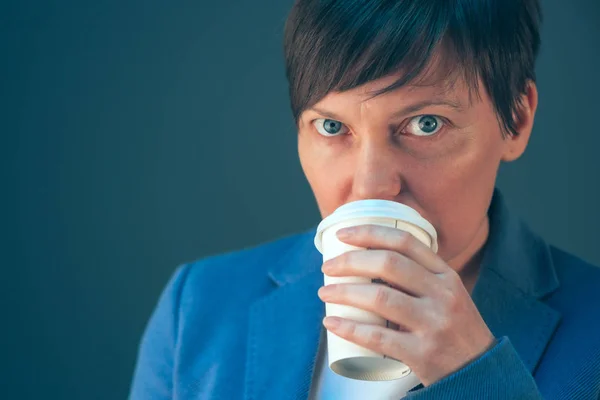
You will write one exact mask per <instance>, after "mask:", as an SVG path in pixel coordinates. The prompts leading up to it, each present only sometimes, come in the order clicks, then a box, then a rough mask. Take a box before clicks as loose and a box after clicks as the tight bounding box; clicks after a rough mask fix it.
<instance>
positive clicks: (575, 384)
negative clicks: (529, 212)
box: [131, 0, 600, 400]
mask: <svg viewBox="0 0 600 400" xmlns="http://www.w3.org/2000/svg"><path fill="white" fill-rule="evenodd" d="M539 22H540V7H539V4H538V1H537V0H504V1H502V2H498V1H492V0H481V1H479V2H471V1H467V0H457V1H455V2H441V1H437V0H429V1H427V0H403V1H386V0H372V1H361V0H329V1H325V0H298V1H297V2H296V3H295V5H294V7H293V9H292V11H291V13H290V15H289V17H288V21H287V24H286V27H285V44H284V45H285V58H286V72H287V77H288V80H289V87H290V97H291V107H292V111H293V115H294V118H295V120H296V124H297V127H298V151H299V156H300V161H301V164H302V168H303V171H304V173H305V175H306V178H307V180H308V182H309V183H310V186H311V188H312V190H313V193H314V195H315V198H316V201H317V203H318V206H319V209H320V212H321V215H322V216H323V217H326V216H327V215H329V214H331V213H332V212H333V211H334V210H335V209H336V208H337V207H339V206H341V205H342V204H345V203H347V202H350V201H354V200H359V199H371V198H374V199H386V200H392V201H397V202H400V203H403V204H407V205H409V206H410V207H412V208H414V209H416V210H417V211H419V212H420V214H421V215H423V217H425V218H426V219H427V220H428V221H430V222H431V223H432V224H433V226H434V227H435V228H436V230H437V232H438V241H439V251H438V253H437V254H434V253H433V252H431V251H430V250H429V249H428V248H426V247H424V246H422V245H420V244H419V242H418V241H417V240H414V239H413V238H412V237H411V236H410V235H406V234H403V233H402V232H400V231H398V230H394V229H388V228H384V227H376V226H361V227H358V229H356V230H354V231H352V232H346V235H344V236H340V238H341V240H343V241H346V242H348V243H350V244H355V245H357V246H359V247H365V248H366V247H369V248H371V250H368V251H354V252H350V253H347V254H346V255H344V256H340V257H337V258H335V259H333V260H332V261H331V262H328V263H326V264H325V265H322V263H321V261H322V258H321V255H320V254H319V253H318V252H317V250H316V249H315V247H314V245H313V237H314V234H315V230H314V229H313V230H311V231H309V232H305V233H302V234H298V235H293V236H290V237H286V238H283V239H279V240H276V241H273V242H270V243H267V244H264V245H261V246H258V247H255V248H252V249H246V250H243V251H238V252H232V253H228V254H225V255H220V256H215V257H211V258H208V259H204V260H201V261H198V262H195V263H191V264H188V265H184V266H182V267H180V268H179V269H178V270H177V272H176V273H175V274H174V276H173V277H172V279H171V281H170V282H169V284H168V285H167V287H166V289H165V291H164V292H163V294H162V296H161V299H160V301H159V303H158V306H157V308H156V310H155V312H154V314H153V316H152V318H151V320H150V322H149V324H148V327H147V329H146V332H145V334H144V337H143V339H142V343H141V347H140V353H139V360H138V363H137V367H136V372H135V376H134V381H133V386H132V391H131V397H132V398H133V399H175V398H177V399H238V398H240V399H241V398H244V399H260V400H263V399H306V398H314V399H354V398H355V399H390V398H391V399H399V398H402V397H403V396H406V397H407V398H411V399H458V398H460V399H542V398H544V399H598V398H600V322H599V321H600V318H598V317H597V310H598V309H600V295H599V294H598V291H597V289H596V288H597V287H600V270H598V269H596V268H594V267H593V266H590V265H588V264H586V263H585V262H583V261H581V260H580V259H578V258H576V257H574V256H572V255H569V254H567V253H565V252H563V251H561V250H559V249H557V248H555V247H552V246H549V245H548V244H546V243H545V242H544V241H543V240H542V239H541V238H539V237H538V236H536V235H535V234H534V233H532V232H531V231H530V230H529V229H528V228H527V227H526V226H525V225H524V224H523V223H521V222H520V221H519V220H518V219H517V218H515V217H514V216H512V215H511V214H510V213H509V212H508V210H507V209H506V206H505V204H504V202H503V199H502V196H501V194H500V193H499V192H498V191H497V190H495V189H494V188H495V180H496V174H497V171H498V168H499V166H500V164H501V163H502V162H510V161H513V160H515V159H517V158H519V157H520V156H521V155H522V154H523V152H524V151H525V149H526V147H527V142H528V140H529V137H530V134H531V131H532V126H533V122H534V117H535V112H536V107H537V103H538V92H537V88H536V83H535V75H534V65H535V59H536V56H537V53H538V48H539V45H540V39H539V32H538V29H539ZM340 235H341V233H340ZM323 272H327V274H329V275H339V276H344V275H350V276H369V277H372V278H380V279H382V280H384V281H386V282H388V283H389V284H390V286H386V285H381V284H376V283H373V284H369V285H357V284H354V285H351V284H345V285H332V286H328V287H327V289H324V288H320V287H321V286H322V285H323V275H322V273H323ZM215 282H227V291H226V292H223V291H222V290H221V289H222V285H215ZM317 294H318V296H317ZM325 302H331V303H338V304H347V305H351V306H355V307H358V308H362V309H365V310H369V311H373V312H376V313H378V314H380V315H381V316H384V317H385V318H386V319H388V320H391V321H393V322H395V323H396V324H398V326H399V328H398V329H391V328H383V327H376V326H368V325H363V324H359V323H356V322H353V321H349V320H340V319H331V318H327V319H325V320H323V317H324V303H325ZM594 315H595V316H596V317H594ZM322 329H328V330H330V331H331V332H333V333H334V334H336V335H339V336H341V337H343V338H345V339H347V340H350V341H353V342H355V343H357V344H359V345H362V346H364V347H367V348H370V349H372V350H374V351H376V352H379V353H383V354H386V355H388V356H390V357H393V358H397V359H400V360H402V361H403V362H404V363H405V364H407V365H408V366H409V367H411V369H412V371H413V373H414V376H415V377H416V378H418V380H417V381H412V382H411V381H408V380H398V381H392V382H362V381H353V380H349V379H345V380H344V379H343V378H341V377H339V376H337V375H335V374H332V373H331V371H330V370H329V368H328V367H327V360H326V351H325V349H326V343H325V340H324V339H323V335H322V332H323V331H322ZM409 383H410V384H409ZM407 391H408V393H407Z"/></svg>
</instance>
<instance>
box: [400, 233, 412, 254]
mask: <svg viewBox="0 0 600 400" xmlns="http://www.w3.org/2000/svg"><path fill="white" fill-rule="evenodd" d="M411 243H412V235H411V234H410V233H408V232H406V231H400V232H399V236H398V248H400V249H401V250H407V249H408V248H409V247H410V246H411Z"/></svg>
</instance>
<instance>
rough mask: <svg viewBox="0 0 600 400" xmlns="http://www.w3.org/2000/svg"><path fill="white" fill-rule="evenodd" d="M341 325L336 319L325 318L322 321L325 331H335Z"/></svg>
mask: <svg viewBox="0 0 600 400" xmlns="http://www.w3.org/2000/svg"><path fill="white" fill-rule="evenodd" d="M341 324H342V321H341V320H340V319H339V318H337V317H325V319H324V320H323V325H325V327H326V328H327V329H335V328H337V327H339V326H340V325H341Z"/></svg>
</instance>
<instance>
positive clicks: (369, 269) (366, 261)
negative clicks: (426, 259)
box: [322, 250, 433, 297]
mask: <svg viewBox="0 0 600 400" xmlns="http://www.w3.org/2000/svg"><path fill="white" fill-rule="evenodd" d="M322 271H323V273H324V274H326V275H328V276H362V277H365V278H371V279H381V280H383V281H385V282H386V283H388V284H390V285H391V286H393V287H395V288H397V289H399V290H401V291H403V292H405V293H407V294H409V295H411V296H415V297H420V296H424V295H425V294H426V293H427V292H428V287H429V286H431V285H432V283H433V282H432V280H431V279H428V278H430V277H431V274H430V273H429V272H428V271H426V270H425V269H424V268H423V267H422V266H420V265H419V264H417V263H416V262H414V261H413V260H411V259H410V258H408V257H406V256H405V255H403V254H400V253H397V252H395V251H390V250H352V251H348V252H346V253H343V254H341V255H339V256H337V257H334V258H332V259H330V260H328V261H326V262H325V263H324V264H323V267H322Z"/></svg>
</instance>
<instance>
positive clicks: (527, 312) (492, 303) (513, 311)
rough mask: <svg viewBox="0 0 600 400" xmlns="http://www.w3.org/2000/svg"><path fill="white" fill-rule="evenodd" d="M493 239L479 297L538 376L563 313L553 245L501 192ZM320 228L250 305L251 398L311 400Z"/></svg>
mask: <svg viewBox="0 0 600 400" xmlns="http://www.w3.org/2000/svg"><path fill="white" fill-rule="evenodd" d="M488 214H489V218H490V234H489V237H488V241H487V242H486V246H485V248H484V254H483V258H482V264H481V270H480V274H479V278H478V280H477V282H476V284H475V287H474V289H473V293H472V298H473V301H474V303H475V304H476V306H477V308H478V310H479V312H480V313H481V315H482V317H483V319H484V321H485V322H486V324H487V325H488V327H489V328H490V330H491V331H492V333H493V334H494V335H495V336H496V337H498V338H499V337H502V336H508V337H509V339H510V340H511V342H512V344H513V345H514V347H515V349H516V350H517V352H518V354H519V355H520V357H521V359H522V360H523V362H524V364H525V365H526V366H527V368H528V369H529V370H530V372H532V373H533V372H534V370H535V367H536V365H537V363H538V361H539V359H540V357H541V355H542V353H543V351H544V349H545V348H546V346H547V344H548V341H549V340H550V338H551V336H552V334H553V332H554V330H555V329H556V327H557V326H558V323H559V320H560V314H559V313H558V312H557V311H555V310H553V309H552V308H550V307H549V306H547V305H545V304H544V303H543V302H542V300H543V298H544V296H547V295H548V294H550V293H552V292H553V291H555V290H556V289H557V288H558V287H559V281H558V278H557V275H556V271H555V269H554V265H553V262H552V257H551V254H550V251H549V248H548V245H547V244H546V243H545V242H544V241H543V240H542V239H541V238H539V237H538V236H537V235H535V234H534V233H533V232H531V231H530V230H529V229H528V228H527V227H526V225H525V224H524V223H523V222H522V221H521V220H520V219H518V218H516V217H514V216H513V215H511V214H510V213H509V212H508V210H507V207H506V204H505V202H504V199H503V197H502V195H501V193H500V192H499V191H498V190H495V191H494V195H493V198H492V202H491V206H490V209H489V212H488ZM315 231H316V226H315V227H314V228H312V229H310V230H309V231H307V232H305V233H303V234H301V235H299V237H298V240H297V241H296V243H295V244H294V245H293V246H292V248H291V249H290V250H289V251H288V252H287V253H286V254H285V255H284V256H283V257H282V258H281V259H280V260H279V261H278V262H276V263H275V264H274V265H273V268H272V269H271V271H270V272H269V277H270V279H271V280H272V281H273V283H274V284H275V286H276V289H275V290H273V291H272V292H271V293H269V294H268V295H267V296H265V297H263V298H261V299H259V300H258V301H257V302H256V303H254V304H253V305H252V307H251V311H250V321H249V336H248V358H247V362H248V364H247V369H246V392H245V394H246V397H245V398H246V400H251V399H261V400H263V399H264V400H269V399H281V398H298V399H306V398H307V396H308V393H309V391H310V385H311V378H312V374H313V370H314V363H315V360H316V356H317V351H318V348H319V340H320V338H321V335H320V333H321V329H322V324H321V321H322V318H323V317H324V315H325V307H324V304H323V303H322V302H321V300H320V299H319V298H318V296H317V290H318V289H319V287H320V286H322V285H323V276H322V273H321V269H320V267H321V264H322V256H321V254H320V253H319V252H318V251H317V250H316V248H315V246H314V244H313V239H314V235H315Z"/></svg>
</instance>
